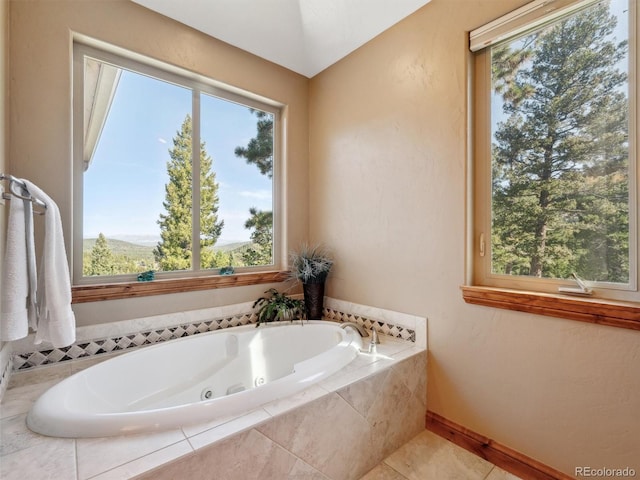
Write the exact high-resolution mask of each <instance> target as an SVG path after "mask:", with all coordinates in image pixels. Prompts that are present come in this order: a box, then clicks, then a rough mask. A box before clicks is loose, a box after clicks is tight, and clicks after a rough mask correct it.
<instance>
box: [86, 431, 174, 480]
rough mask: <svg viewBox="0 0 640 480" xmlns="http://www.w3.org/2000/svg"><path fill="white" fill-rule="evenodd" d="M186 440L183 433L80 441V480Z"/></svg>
mask: <svg viewBox="0 0 640 480" xmlns="http://www.w3.org/2000/svg"><path fill="white" fill-rule="evenodd" d="M184 440H185V436H184V434H183V433H182V430H180V429H178V430H167V431H162V432H154V433H142V434H137V435H122V436H119V437H102V438H79V439H77V440H76V448H77V457H78V478H79V480H85V479H87V478H91V477H93V476H95V475H98V474H99V473H103V472H105V471H107V470H111V469H112V468H115V467H119V466H121V465H124V464H126V463H129V462H131V461H133V460H137V459H139V458H142V457H144V456H145V455H149V454H151V453H154V452H156V451H158V450H161V449H163V448H165V447H168V446H169V445H173V444H175V443H178V442H181V441H184Z"/></svg>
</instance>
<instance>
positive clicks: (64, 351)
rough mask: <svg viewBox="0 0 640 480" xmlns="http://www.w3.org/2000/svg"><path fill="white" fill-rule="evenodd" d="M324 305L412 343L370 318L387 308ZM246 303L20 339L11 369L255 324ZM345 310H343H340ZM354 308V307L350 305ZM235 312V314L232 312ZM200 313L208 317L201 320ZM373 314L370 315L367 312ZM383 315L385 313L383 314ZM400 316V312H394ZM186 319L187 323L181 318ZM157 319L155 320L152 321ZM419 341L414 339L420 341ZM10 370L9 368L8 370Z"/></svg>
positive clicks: (339, 317)
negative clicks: (61, 340) (68, 341)
mask: <svg viewBox="0 0 640 480" xmlns="http://www.w3.org/2000/svg"><path fill="white" fill-rule="evenodd" d="M325 300H326V302H325V304H326V308H325V309H324V311H323V314H324V315H323V317H324V319H325V320H330V321H334V322H354V323H357V324H358V325H362V326H363V327H364V328H366V329H372V328H375V329H376V331H377V332H378V333H379V334H383V335H389V336H391V337H394V338H398V339H401V340H406V341H409V342H413V343H416V330H414V329H412V328H408V327H407V326H406V325H398V324H395V323H388V322H386V321H383V320H378V319H376V320H374V319H372V318H370V317H373V316H374V315H375V314H376V312H378V313H380V314H381V315H382V316H383V317H384V316H388V314H390V313H393V312H389V311H384V310H379V309H375V308H373V307H363V306H357V305H356V304H349V303H346V302H342V301H340V300H337V301H336V300H333V299H329V298H326V299H325ZM340 306H344V307H352V306H355V307H360V308H359V309H360V310H361V311H363V312H364V311H366V313H367V314H368V316H363V315H358V314H356V313H352V312H350V311H349V310H351V308H349V309H348V310H347V309H340V308H337V307H340ZM246 309H247V305H246V304H240V305H236V306H225V307H219V308H213V309H207V310H206V312H205V311H202V312H201V311H194V312H185V313H184V314H183V315H179V316H176V314H170V315H168V316H166V317H168V318H164V317H165V316H162V315H160V316H156V317H151V321H149V320H150V319H135V320H131V321H130V322H120V323H121V324H125V325H118V326H117V327H116V328H114V330H116V331H122V329H124V330H126V324H127V323H130V326H129V332H131V331H133V333H120V332H119V333H118V334H115V335H113V334H112V335H111V336H102V337H99V338H97V339H95V338H90V337H89V338H87V336H86V333H88V332H84V335H82V336H79V339H78V340H77V341H76V342H75V343H74V344H73V345H70V346H68V347H63V348H53V347H49V348H47V347H46V346H44V347H41V348H42V349H41V350H36V351H33V350H32V349H31V348H32V346H31V348H25V345H24V342H23V344H22V345H21V348H20V349H17V350H18V351H17V352H15V353H14V354H13V362H12V363H13V366H12V369H13V371H23V370H28V369H31V368H35V367H41V366H45V365H52V364H56V363H60V362H66V361H71V360H76V359H79V358H89V357H97V356H99V355H105V354H109V353H114V352H123V351H126V350H130V349H132V348H138V347H144V346H147V345H153V344H156V343H160V342H165V341H168V340H173V339H176V338H181V337H187V336H190V335H197V334H200V333H205V332H210V331H214V330H219V329H223V328H229V327H237V326H240V325H248V324H252V323H256V321H257V317H256V314H255V313H251V312H249V313H240V312H241V311H242V310H244V311H245V312H246ZM344 310H347V311H344ZM354 310H358V308H354ZM236 312H238V313H236ZM216 313H217V314H218V315H220V314H227V315H228V314H230V313H232V314H231V315H229V316H224V317H223V318H217V319H216V318H215V317H216V316H217V315H215V314H216ZM203 314H204V315H206V317H208V318H207V319H206V320H203V319H202V318H203ZM371 314H373V315H371ZM385 314H386V315H385ZM397 315H400V316H401V315H403V314H397ZM376 316H377V315H376ZM171 319H173V320H174V321H175V320H178V319H181V320H183V323H180V324H178V325H167V323H170V322H171ZM186 319H189V320H188V322H187V323H184V320H186ZM156 321H157V323H156ZM149 324H151V325H158V327H156V328H148V327H147V328H143V329H142V330H141V331H135V330H136V329H137V328H136V327H139V326H142V325H149ZM99 328H100V330H96V329H95V328H94V327H86V330H89V329H90V330H91V331H93V333H96V332H97V331H103V330H104V328H103V326H101V327H99ZM420 343H421V342H418V344H420ZM9 371H11V370H9Z"/></svg>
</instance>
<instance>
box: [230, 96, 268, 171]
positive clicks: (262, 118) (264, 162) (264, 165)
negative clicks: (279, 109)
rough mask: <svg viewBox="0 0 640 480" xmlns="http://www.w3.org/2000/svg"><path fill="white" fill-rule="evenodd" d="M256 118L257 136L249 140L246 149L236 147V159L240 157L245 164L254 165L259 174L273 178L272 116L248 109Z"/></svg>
mask: <svg viewBox="0 0 640 480" xmlns="http://www.w3.org/2000/svg"><path fill="white" fill-rule="evenodd" d="M249 110H250V111H251V112H252V113H255V114H256V116H257V117H258V123H257V129H258V131H257V134H256V136H255V138H252V139H251V140H249V143H248V144H247V146H246V147H236V149H235V154H236V157H242V158H245V159H246V160H247V163H249V164H254V165H255V166H256V167H258V170H260V173H261V174H263V175H267V176H268V177H269V178H272V177H273V115H271V114H270V113H267V112H263V111H262V110H254V109H252V108H251V109H249Z"/></svg>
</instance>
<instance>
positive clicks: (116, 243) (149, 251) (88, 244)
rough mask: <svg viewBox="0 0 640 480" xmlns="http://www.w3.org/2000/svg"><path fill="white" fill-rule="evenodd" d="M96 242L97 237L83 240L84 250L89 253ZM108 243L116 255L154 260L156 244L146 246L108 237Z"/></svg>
mask: <svg viewBox="0 0 640 480" xmlns="http://www.w3.org/2000/svg"><path fill="white" fill-rule="evenodd" d="M95 243H96V239H95V238H85V239H84V240H83V241H82V251H83V252H86V253H89V252H91V249H92V248H93V246H94V245H95ZM107 245H108V246H109V249H110V250H111V252H112V253H114V254H115V255H125V256H127V257H129V258H139V259H144V260H149V261H153V248H154V246H155V244H154V246H145V245H139V244H136V243H131V242H125V241H123V240H116V239H115V238H107Z"/></svg>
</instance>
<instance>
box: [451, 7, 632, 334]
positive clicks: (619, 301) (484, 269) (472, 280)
mask: <svg viewBox="0 0 640 480" xmlns="http://www.w3.org/2000/svg"><path fill="white" fill-rule="evenodd" d="M557 2H558V5H557V9H556V11H555V12H551V13H550V14H548V16H549V18H548V20H553V19H555V18H558V17H559V16H560V15H559V14H560V13H562V12H564V11H568V10H570V9H573V8H574V7H575V6H576V5H578V4H582V5H587V4H589V3H594V0H557ZM546 3H547V2H544V0H535V1H533V2H531V3H529V4H527V5H525V6H523V7H521V8H520V9H517V10H514V11H513V12H510V13H508V14H507V15H504V16H503V17H501V18H499V19H497V20H495V21H493V22H491V23H489V24H487V25H485V26H483V27H480V28H478V29H476V30H474V31H473V32H470V50H471V51H470V52H469V53H468V63H467V65H468V88H467V91H466V95H467V106H468V123H469V129H468V137H467V142H468V143H467V158H468V160H467V191H468V195H467V199H466V211H467V220H466V231H467V242H466V253H465V256H466V261H465V269H466V273H465V284H464V285H462V286H461V291H462V297H463V299H464V301H465V302H466V303H469V304H472V305H481V306H488V307H492V308H499V309H506V310H512V311H520V312H526V313H530V314H537V315H544V316H551V317H557V318H562V319H568V320H577V321H582V322H588V323H596V324H601V325H608V326H613V327H619V328H626V329H632V330H640V291H639V287H640V285H639V281H640V278H639V277H640V272H639V270H640V269H639V266H638V263H639V261H640V245H639V244H640V238H639V236H640V206H638V201H639V199H640V159H638V153H639V147H638V141H640V135H639V133H638V126H639V124H638V112H640V94H639V89H638V79H639V78H640V77H639V72H638V69H639V66H640V61H639V58H638V55H639V54H640V34H639V29H640V19H639V18H638V17H639V15H640V11H639V10H640V9H639V8H638V6H637V2H635V1H631V2H629V29H630V33H629V104H630V119H629V122H630V125H629V135H630V136H633V137H634V138H633V141H630V151H629V157H630V158H633V159H635V162H630V171H629V175H630V178H632V179H633V180H634V181H635V185H632V186H630V189H631V190H630V224H631V223H632V222H633V221H635V228H631V229H630V259H629V261H630V270H631V271H630V279H629V284H625V285H619V284H615V285H614V284H610V285H606V284H604V283H601V284H599V285H597V286H595V289H594V293H593V295H592V296H590V297H578V296H570V295H566V294H560V293H558V291H557V289H558V287H559V286H572V287H575V283H573V282H571V281H565V280H555V279H538V278H527V277H516V276H513V277H510V276H506V275H500V276H498V275H494V274H492V273H491V264H490V262H491V251H490V250H488V249H487V248H486V246H487V243H488V242H487V241H486V240H485V242H484V249H485V251H484V257H481V255H480V250H481V248H482V247H481V234H484V235H485V236H486V235H489V236H490V233H486V232H491V229H490V226H491V155H490V148H491V123H490V112H491V106H490V104H491V79H490V77H489V74H490V72H491V63H490V62H491V59H490V54H489V49H488V48H486V47H490V46H491V45H493V44H495V43H498V42H502V41H507V40H508V38H514V37H515V36H520V35H522V34H523V33H524V32H526V31H527V29H530V28H537V27H538V26H539V25H540V24H541V23H542V21H543V20H542V21H541V19H540V18H539V17H541V16H543V15H542V14H541V13H535V11H536V10H538V9H541V8H543V7H544V6H545V4H546ZM578 8H580V7H578ZM547 13H548V12H547ZM509 22H511V25H510V26H508V27H510V28H511V31H512V32H515V33H513V35H505V30H508V29H509V28H506V27H505V25H506V24H508V23H509ZM536 22H538V23H536ZM494 28H495V29H496V32H494V33H492V32H491V30H492V29H494ZM472 52H473V53H472ZM482 78H484V82H483V81H482ZM486 79H488V82H487V80H486ZM483 125H484V133H482V134H481V132H482V126H483ZM487 132H488V133H487ZM483 149H484V152H485V154H484V155H485V157H484V161H483V160H481V159H482V151H483ZM486 152H489V154H488V155H487V153H486ZM633 270H635V272H633ZM497 277H500V278H497ZM603 287H613V288H603Z"/></svg>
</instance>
